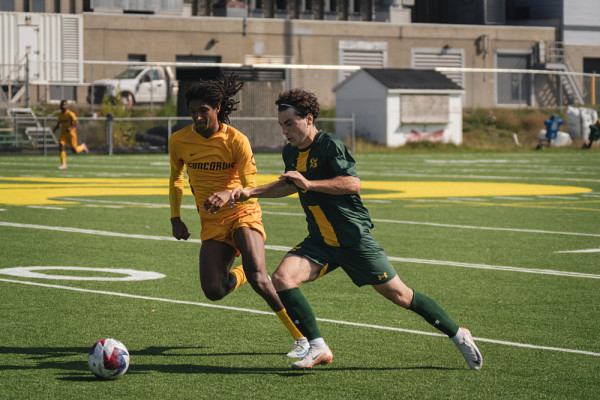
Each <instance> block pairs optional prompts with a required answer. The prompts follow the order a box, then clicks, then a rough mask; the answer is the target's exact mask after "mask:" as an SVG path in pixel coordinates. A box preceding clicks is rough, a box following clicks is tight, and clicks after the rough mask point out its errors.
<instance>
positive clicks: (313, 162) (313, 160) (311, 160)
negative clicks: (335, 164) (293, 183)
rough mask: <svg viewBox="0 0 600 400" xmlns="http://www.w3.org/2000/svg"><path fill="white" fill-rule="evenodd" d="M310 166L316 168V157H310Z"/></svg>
mask: <svg viewBox="0 0 600 400" xmlns="http://www.w3.org/2000/svg"><path fill="white" fill-rule="evenodd" d="M310 168H317V158H316V157H315V158H311V159H310Z"/></svg>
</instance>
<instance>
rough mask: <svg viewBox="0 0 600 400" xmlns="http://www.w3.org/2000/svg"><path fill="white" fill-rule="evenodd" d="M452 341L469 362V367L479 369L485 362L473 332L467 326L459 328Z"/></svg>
mask: <svg viewBox="0 0 600 400" xmlns="http://www.w3.org/2000/svg"><path fill="white" fill-rule="evenodd" d="M452 341H453V342H454V344H455V345H456V347H458V350H460V352H461V353H462V355H463V357H464V358H465V360H466V361H467V364H469V368H471V369H474V370H477V371H479V370H480V369H481V365H482V364H483V359H482V358H481V353H480V352H479V349H478V348H477V346H476V345H475V342H474V341H473V337H472V336H471V332H469V330H468V329H467V328H459V329H458V333H457V334H456V336H454V337H453V338H452Z"/></svg>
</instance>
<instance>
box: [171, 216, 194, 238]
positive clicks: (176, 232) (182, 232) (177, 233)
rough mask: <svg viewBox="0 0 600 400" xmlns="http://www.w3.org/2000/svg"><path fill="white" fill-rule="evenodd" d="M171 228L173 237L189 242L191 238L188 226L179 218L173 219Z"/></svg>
mask: <svg viewBox="0 0 600 400" xmlns="http://www.w3.org/2000/svg"><path fill="white" fill-rule="evenodd" d="M171 228H172V229H173V237H174V238H175V239H177V240H181V239H183V240H188V238H189V237H190V233H189V232H188V228H187V226H186V225H185V223H184V222H183V221H182V220H181V218H179V217H175V218H171Z"/></svg>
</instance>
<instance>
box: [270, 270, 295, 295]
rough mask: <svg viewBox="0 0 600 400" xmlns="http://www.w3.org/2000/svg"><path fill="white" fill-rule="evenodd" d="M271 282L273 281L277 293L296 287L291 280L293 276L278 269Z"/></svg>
mask: <svg viewBox="0 0 600 400" xmlns="http://www.w3.org/2000/svg"><path fill="white" fill-rule="evenodd" d="M271 280H272V281H273V287H275V290H277V291H280V290H284V289H287V288H289V287H291V286H296V285H294V284H293V282H292V280H291V275H289V274H287V273H285V272H284V271H282V270H279V269H277V270H276V271H275V272H274V273H273V275H271Z"/></svg>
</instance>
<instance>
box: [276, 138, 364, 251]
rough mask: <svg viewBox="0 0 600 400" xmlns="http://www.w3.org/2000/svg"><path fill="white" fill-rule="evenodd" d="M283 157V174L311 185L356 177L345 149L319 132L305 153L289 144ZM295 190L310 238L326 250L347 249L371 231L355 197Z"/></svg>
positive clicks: (284, 149) (353, 164)
mask: <svg viewBox="0 0 600 400" xmlns="http://www.w3.org/2000/svg"><path fill="white" fill-rule="evenodd" d="M282 155H283V162H284V163H285V170H286V172H287V171H298V172H300V173H301V174H302V175H303V176H304V177H305V178H306V179H308V180H311V181H313V180H324V179H331V178H334V177H336V176H340V175H351V176H358V175H357V173H356V163H355V161H354V158H352V156H351V155H350V153H349V152H348V149H347V148H346V145H344V143H343V142H342V141H341V140H339V139H337V138H335V137H334V136H333V135H331V134H330V133H328V132H324V131H319V132H318V133H317V135H316V136H315V140H314V142H313V143H312V144H311V145H310V146H309V147H308V148H306V149H302V150H300V149H298V148H297V147H294V146H292V145H290V144H289V143H288V144H287V145H286V146H285V147H284V148H283V154H282ZM289 182H290V183H292V182H291V181H289ZM296 189H297V190H298V196H299V197H300V203H301V204H302V207H303V208H304V213H305V214H306V221H307V222H308V232H309V237H311V238H313V239H317V240H320V241H322V242H324V243H325V244H327V245H329V246H334V247H346V246H352V245H354V244H356V243H358V242H359V241H360V239H361V237H362V235H363V234H364V233H365V232H368V231H369V229H372V228H373V223H372V222H371V217H370V216H369V211H367V209H366V208H365V206H364V205H363V203H362V200H361V199H360V196H359V195H358V194H345V195H333V194H326V193H320V192H314V191H310V190H308V191H307V190H303V189H300V188H298V187H296Z"/></svg>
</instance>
